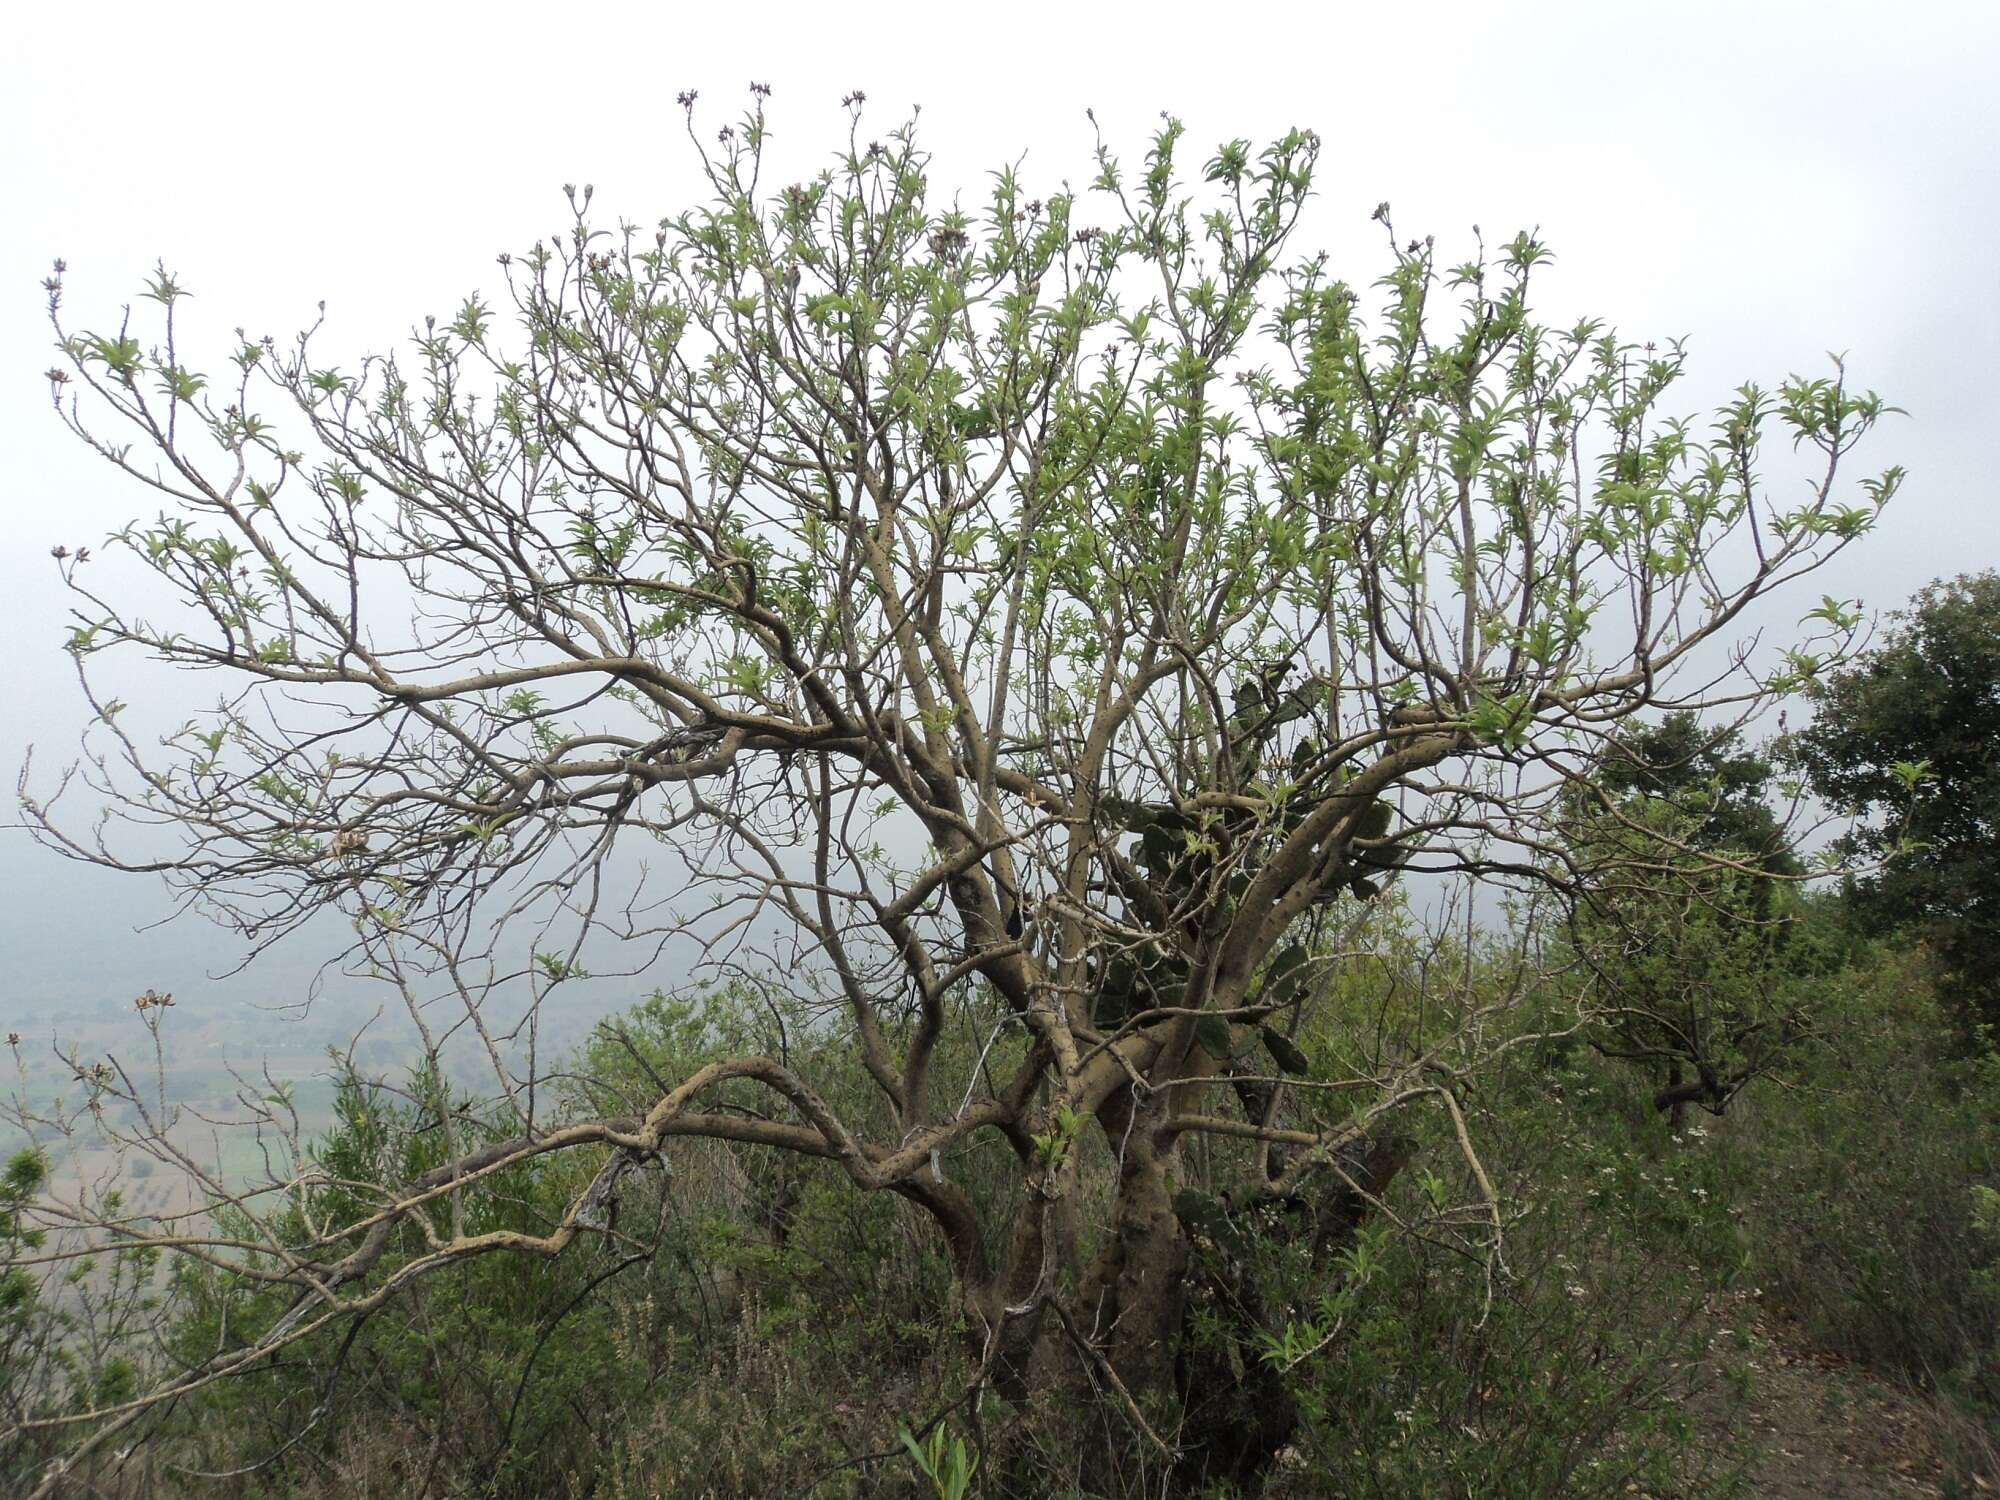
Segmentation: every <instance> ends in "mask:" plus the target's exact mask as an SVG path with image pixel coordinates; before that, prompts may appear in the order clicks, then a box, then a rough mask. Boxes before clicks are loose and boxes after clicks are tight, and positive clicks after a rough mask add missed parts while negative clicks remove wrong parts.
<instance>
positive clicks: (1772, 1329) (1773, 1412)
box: [1709, 1295, 2000, 1500]
mask: <svg viewBox="0 0 2000 1500" xmlns="http://www.w3.org/2000/svg"><path fill="white" fill-rule="evenodd" d="M1712 1311H1713V1314H1714V1316H1715V1319H1716V1330H1715V1332H1714V1333H1713V1334H1712V1335H1711V1338H1710V1342H1709V1348H1710V1351H1711V1353H1712V1355H1713V1357H1714V1358H1715V1360H1716V1363H1717V1365H1718V1366H1719V1367H1720V1368H1723V1369H1728V1368H1730V1367H1732V1366H1733V1367H1737V1368H1742V1367H1746V1366H1747V1368H1748V1373H1749V1377H1750V1383H1749V1395H1748V1399H1747V1402H1745V1404H1743V1405H1741V1406H1733V1409H1732V1410H1731V1413H1730V1422H1729V1428H1728V1437H1729V1438H1730V1439H1731V1440H1733V1446H1736V1447H1737V1448H1738V1449H1739V1450H1740V1451H1741V1452H1742V1453H1743V1455H1744V1457H1745V1458H1746V1459H1747V1460H1748V1465H1749V1472H1750V1476H1751V1483H1750V1493H1751V1494H1753V1495H1756V1496H1758V1497H1760V1500H1849V1497H1852V1500H1863V1497H1868V1500H1873V1497H1878V1496H1879V1497H1919V1496H1921V1497H1926V1500H1928V1497H1942V1496H1944V1495H1945V1493H1946V1492H1945V1490H1944V1488H1943V1486H1942V1479H1943V1473H1944V1466H1943V1464H1942V1463H1941V1462H1940V1460H1939V1458H1938V1456H1937V1454H1936V1452H1935V1450H1934V1448H1933V1446H1932V1444H1931V1441H1930V1435H1929V1434H1930V1421H1929V1418H1928V1416H1927V1414H1926V1412H1925V1410H1924V1408H1923V1405H1922V1404H1921V1403H1920V1402H1918V1401H1916V1400H1914V1399H1912V1398H1910V1397H1908V1396H1906V1395H1904V1394H1903V1393H1902V1392H1900V1391H1898V1390H1896V1389H1895V1388H1894V1387H1893V1386H1891V1385H1889V1384H1888V1383H1887V1382H1885V1381H1883V1380H1882V1379H1880V1378H1879V1377H1877V1376H1875V1375H1872V1374H1870V1373H1869V1372H1867V1371H1865V1370H1862V1369H1860V1368H1858V1367H1856V1366H1854V1365H1852V1364H1850V1363H1848V1362H1847V1361H1845V1360H1843V1359H1840V1358H1838V1357H1836V1356H1833V1355H1829V1354H1825V1353H1822V1352H1819V1351H1816V1350H1813V1349H1811V1348H1809V1347H1808V1346H1807V1344H1806V1341H1805V1340H1804V1338H1803V1337H1802V1335H1801V1333H1800V1331H1799V1330H1798V1329H1797V1328H1796V1327H1794V1326H1792V1325H1791V1324H1790V1323H1789V1322H1788V1321H1787V1320H1786V1319H1784V1318H1783V1317H1781V1316H1779V1315H1778V1314H1776V1313H1775V1312H1773V1311H1771V1310H1769V1309H1766V1308H1764V1307H1762V1306H1760V1305H1759V1304H1758V1302H1757V1301H1756V1300H1755V1299H1754V1298H1752V1297H1749V1296H1744V1295H1736V1296H1730V1297H1724V1298H1718V1299H1717V1301H1716V1303H1715V1305H1714V1307H1713V1309H1712ZM1717 1435H1718V1436H1721V1435H1722V1434H1720V1433H1719V1434H1717ZM1974 1484H1975V1486H1976V1485H1978V1484H1979V1481H1977V1480H1975V1481H1974ZM1975 1493H1993V1494H1995V1495H2000V1490H1975Z"/></svg>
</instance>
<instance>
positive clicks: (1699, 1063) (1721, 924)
mask: <svg viewBox="0 0 2000 1500" xmlns="http://www.w3.org/2000/svg"><path fill="white" fill-rule="evenodd" d="M1772 774H1773V772H1772V766H1771V763H1770V762H1769V761H1768V760H1766V759H1765V758H1764V757H1763V756H1762V755H1760V754H1757V753H1756V752H1754V751H1750V750H1746V749H1745V748H1744V747H1743V727H1742V725H1741V724H1740V723H1729V724H1723V725H1720V726H1714V727H1710V726H1705V725H1703V724H1702V722H1701V720H1700V719H1699V717H1698V716H1697V715H1695V714H1694V713H1692V712H1689V711H1687V710H1676V711H1674V712H1672V713H1669V714H1667V715H1666V716H1665V717H1663V718H1661V719H1660V720H1658V721H1657V722H1653V723H1639V722H1633V723H1630V724H1627V725H1626V726H1624V727H1623V728H1621V729H1620V730H1619V731H1618V732H1617V733H1616V734H1614V735H1613V736H1612V737H1611V739H1610V741H1609V743H1608V744H1607V745H1606V746H1605V751H1604V755H1603V757H1602V760H1601V762H1600V765H1599V767H1598V771H1597V775H1596V777H1595V779H1594V780H1593V781H1591V782H1588V783H1579V784H1578V785H1577V786H1576V787H1575V788H1574V789H1573V793H1572V804H1573V810H1574V811H1573V821H1572V823H1571V825H1570V827H1569V829H1568V831H1567V840H1568V846H1567V853H1568V855H1569V857H1570V858H1571V859H1573V860H1576V861H1577V862H1579V863H1580V864H1582V865H1583V866H1585V867H1586V868H1589V869H1594V870H1598V871H1602V872H1604V874H1603V875H1602V877H1601V878H1599V879H1597V880H1595V881H1592V882H1590V883H1589V884H1588V885H1587V886H1586V887H1585V889H1583V890H1582V891H1581V893H1580V896H1579V899H1578V900H1577V901H1576V902H1575V903H1574V904H1573V906H1572V907H1571V910H1570V921H1569V937H1570V941H1571V944H1572V947H1573V950H1574V953H1575V957H1576V960H1577V963H1578V968H1579V973H1580V975H1581V977H1582V979H1583V982H1584V988H1585V994H1586V1008H1587V1009H1588V1010H1589V1011H1590V1013H1591V1014H1592V1015H1593V1016H1594V1017H1595V1019H1596V1024H1594V1025H1593V1026H1592V1028H1591V1029H1590V1031H1589V1033H1588V1035H1589V1037H1590V1040H1591V1043H1592V1045H1593V1046H1595V1047H1596V1048H1597V1049H1598V1050H1599V1051H1600V1052H1602V1053H1604V1054H1605V1055H1607V1056H1613V1057H1621V1058H1625V1059H1628V1060H1630V1061H1632V1062H1634V1063H1635V1064H1638V1065H1639V1066H1641V1067H1643V1068H1645V1069H1646V1070H1647V1071H1648V1072H1650V1073H1651V1074H1652V1075H1653V1078H1654V1083H1655V1090H1654V1094H1653V1105H1654V1108H1656V1109H1657V1110H1659V1111H1660V1112H1661V1113H1662V1114H1665V1115H1667V1116H1668V1117H1669V1119H1670V1120H1671V1121H1672V1123H1673V1124H1674V1126H1675V1128H1676V1129H1678V1128H1679V1126H1680V1124H1681V1123H1682V1121H1683V1120H1684V1118H1685V1116H1686V1112H1687V1109H1688V1107H1689V1106H1690V1105H1697V1106H1699V1107H1700V1108H1702V1109H1704V1110H1707V1111H1708V1112H1709V1113H1711V1114H1715V1115H1721V1114H1723V1113H1725V1112H1726V1111H1727V1110H1728V1108H1729V1105H1730V1103H1731V1102H1732V1101H1733V1100H1734V1099H1735V1098H1736V1096H1737V1094H1739V1093H1740V1092H1741V1091H1742V1090H1743V1089H1744V1088H1745V1087H1746V1086H1747V1085H1748V1084H1749V1083H1751V1082H1752V1081H1753V1080H1754V1079H1756V1078H1758V1077H1759V1076H1761V1075H1763V1074H1764V1073H1767V1072H1769V1071H1771V1070H1772V1069H1773V1068H1775V1067H1777V1066H1779V1065H1780V1064H1781V1063H1782V1062H1783V1060H1784V1059H1785V1057H1786V1054H1787V1052H1788V1050H1789V1047H1790V1044H1791V1043H1793V1042H1795V1041H1797V1040H1798V1038H1799V1037H1800V1036H1801V1035H1802V1034H1803V1031H1804V1028H1805V1025H1806V1007H1805V1006H1803V1005H1802V1003H1801V997H1800V995H1799V994H1798V990H1799V988H1800V985H1799V984H1798V982H1797V981H1798V980H1800V979H1801V978H1803V977H1805V976H1806V975H1807V974H1809V973H1810V972H1812V971H1814V970H1816V969H1817V968H1818V967H1819V965H1818V964H1817V962H1816V961H1815V959H1814V957H1813V955H1811V954H1810V953H1809V952H1808V951H1807V950H1808V947H1809V946H1810V945H1805V944H1794V943H1793V941H1792V938H1793V935H1794V931H1795V929H1796V928H1797V927H1798V925H1799V924H1800V922H1801V921H1802V919H1803V918H1804V916H1805V914H1806V906H1805V896H1804V893H1803V892H1802V890H1801V889H1800V888H1799V886H1798V885H1797V884H1796V883H1795V882H1796V881H1797V880H1798V879H1799V878H1800V877H1802V876H1803V875H1804V873H1805V867H1804V865H1803V864H1801V863H1800V861H1799V859H1798V856H1797V855H1796V854H1795V853H1794V852H1793V850H1792V845H1791V841H1790V833H1789V830H1788V828H1787V827H1786V824H1785V822H1783V821H1781V820H1780V819H1779V817H1778V816H1777V814H1776V813H1775V812H1774V811H1773V810H1772V808H1771V806H1770V804H1769V802H1768V801H1767V800H1766V798H1767V796H1768V794H1769V791H1770V782H1771V777H1772Z"/></svg>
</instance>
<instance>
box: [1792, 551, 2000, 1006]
mask: <svg viewBox="0 0 2000 1500" xmlns="http://www.w3.org/2000/svg"><path fill="white" fill-rule="evenodd" d="M1893 621H1894V623H1893V624H1892V625H1891V627H1890V629H1889V631H1888V632H1887V634H1886V635H1885V636H1884V638H1883V640H1882V642H1881V644H1880V645H1878V646H1876V647H1875V648H1874V649H1873V650H1871V651H1868V652H1867V653H1865V654H1864V655H1863V656H1861V657H1860V658H1859V659H1857V660H1856V661H1855V663H1854V664H1853V665H1852V666H1850V667H1847V668H1846V669H1844V670H1841V671H1837V672H1834V673H1832V674H1830V675H1829V676H1828V677H1827V678H1826V679H1825V681H1823V682H1821V683H1819V684H1817V685H1816V686H1814V687H1813V688H1812V689H1811V690H1810V692H1811V698H1812V702H1813V707H1814V716H1813V721H1812V723H1811V725H1810V726H1808V727H1807V728H1805V729H1803V730H1801V731H1799V732H1798V733H1796V734H1795V735H1793V736H1792V737H1791V739H1790V741H1789V743H1788V751H1789V754H1790V756H1791V757H1792V758H1793V759H1794V760H1795V761H1796V763H1797V765H1798V767H1799V768H1800V770H1801V771H1803V773H1804V776H1805V779H1806V782H1807V784H1808V785H1809V786H1810V787H1811V788H1812V790H1813V792H1814V793H1815V794H1816V795H1818V796H1820V797H1822V798H1824V799H1825V800H1826V801H1827V802H1829V803H1831V804H1833V805H1834V806H1835V807H1837V808H1839V809H1841V810H1843V811H1846V812H1848V813H1850V814H1852V815H1853V816H1854V817H1855V819H1856V820H1857V821H1856V822H1855V824H1854V826H1853V827H1852V828H1851V829H1850V830H1849V832H1848V833H1847V834H1846V835H1845V837H1844V838H1843V839H1842V840H1841V842H1840V844H1839V846H1838V847H1839V848H1840V851H1841V852H1842V853H1844V854H1846V855H1847V856H1848V857H1850V858H1852V859H1855V860H1859V861H1865V862H1868V863H1869V864H1871V865H1872V868H1870V869H1868V870H1867V871H1866V872H1865V873H1862V874H1860V875H1858V876H1857V877H1856V878H1855V879H1854V880H1853V881H1852V882H1851V884H1850V886H1849V888H1848V899H1849V904H1850V907H1851V909H1852V911H1853V913H1854V914H1855V916H1856V917H1857V918H1858V919H1859V920H1860V922H1861V923H1862V925H1863V926H1864V927H1865V928H1866V929H1868V930H1870V931H1876V932H1884V931H1908V932H1917V933H1921V934H1922V935H1923V936H1924V938H1925V939H1926V941H1927V942H1928V944H1929V946H1930V948H1931V951H1932V952H1933V954H1934V955H1935V956H1936V958H1937V959H1938V961H1939V963H1940V965H1941V966H1942V968H1943V971H1944V980H1945V984H1946V987H1947V989H1948V990H1949V992H1950V993H1951V995H1952V997H1953V998H1954V999H1955V1000H1956V1001H1958V1002H1959V1003H1960V1004H1961V1005H1962V1006H1964V1007H1965V1009H1966V1012H1967V1015H1968V1018H1969V1019H1973V1020H1978V1021H1984V1022H1987V1023H1989V1024H1990V1023H1992V1022H1994V1021H2000V978H1996V976H2000V748H1996V747H2000V573H1995V572H1994V571H1992V570H1991V569H1989V570H1987V571H1985V572H1983V573H1976V574H1967V575H1963V576H1960V577H1958V578H1954V579H1950V580H1943V579H1940V580H1938V581H1937V582H1935V583H1932V584H1930V585H1929V586H1928V587H1926V588H1924V589H1923V590H1921V591H1920V592H1919V593H1918V594H1917V595H1916V597H1915V598H1914V599H1912V600H1911V601H1910V605H1909V607H1908V608H1907V609H1904V610H1902V611H1899V612H1898V613H1897V614H1896V615H1895V616H1893Z"/></svg>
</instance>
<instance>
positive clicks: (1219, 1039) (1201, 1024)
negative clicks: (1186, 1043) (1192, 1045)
mask: <svg viewBox="0 0 2000 1500" xmlns="http://www.w3.org/2000/svg"><path fill="white" fill-rule="evenodd" d="M1194 1039H1195V1041H1196V1042H1197V1043H1199V1044H1200V1046H1201V1050H1202V1051H1204V1052H1206V1053H1207V1054H1208V1055H1209V1056H1210V1057H1213V1058H1215V1059H1216V1060H1217V1061H1223V1060H1225V1059H1227V1058H1228V1056H1229V1054H1230V1051H1231V1046H1232V1043H1233V1041H1234V1037H1233V1035H1232V1034H1231V1032H1230V1029H1229V1023H1228V1022H1227V1021H1225V1020H1224V1019H1223V1018H1222V1017H1221V1016H1203V1017H1202V1018H1201V1019H1200V1020H1199V1021H1196V1022H1195V1023H1194Z"/></svg>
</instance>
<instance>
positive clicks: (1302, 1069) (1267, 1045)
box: [1257, 1026, 1312, 1078]
mask: <svg viewBox="0 0 2000 1500" xmlns="http://www.w3.org/2000/svg"><path fill="white" fill-rule="evenodd" d="M1257 1035H1258V1036H1260V1037H1262V1038H1263V1041H1264V1050H1265V1051H1266V1052H1268V1053H1270V1054H1271V1061H1272V1062H1274V1063H1276V1064H1277V1065H1278V1067H1279V1069H1280V1070H1281V1071H1283V1072H1286V1073H1289V1074H1291V1075H1292V1076H1293V1077H1294V1078H1303V1077H1305V1076H1306V1074H1308V1073H1310V1072H1311V1071H1312V1059H1310V1058H1309V1057H1307V1056H1306V1055H1305V1053H1304V1052H1303V1051H1301V1050H1300V1048H1299V1044H1298V1043H1297V1042H1295V1041H1293V1040H1292V1039H1291V1038H1290V1037H1288V1036H1286V1035H1285V1034H1284V1033H1283V1032H1282V1031H1279V1030H1277V1029H1276V1028H1275V1027H1272V1026H1260V1027H1258V1028H1257Z"/></svg>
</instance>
